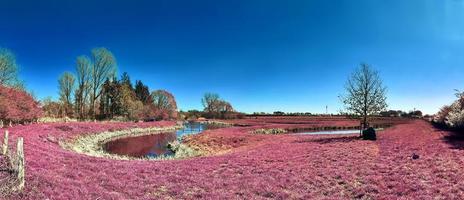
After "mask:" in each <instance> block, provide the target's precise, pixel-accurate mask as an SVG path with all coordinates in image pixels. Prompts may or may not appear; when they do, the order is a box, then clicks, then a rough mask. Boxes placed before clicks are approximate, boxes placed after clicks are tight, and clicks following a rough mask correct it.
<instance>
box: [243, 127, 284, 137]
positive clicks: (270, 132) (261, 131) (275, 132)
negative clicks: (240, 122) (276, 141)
mask: <svg viewBox="0 0 464 200" xmlns="http://www.w3.org/2000/svg"><path fill="white" fill-rule="evenodd" d="M251 133H253V134H265V135H278V134H284V133H287V130H285V129H281V128H269V129H264V128H261V129H256V130H254V131H252V132H251Z"/></svg>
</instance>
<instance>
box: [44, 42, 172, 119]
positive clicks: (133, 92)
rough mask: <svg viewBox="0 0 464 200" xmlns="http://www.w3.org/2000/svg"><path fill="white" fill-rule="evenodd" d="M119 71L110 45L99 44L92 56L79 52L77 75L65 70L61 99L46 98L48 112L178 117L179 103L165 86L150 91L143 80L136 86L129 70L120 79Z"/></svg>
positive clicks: (57, 114)
mask: <svg viewBox="0 0 464 200" xmlns="http://www.w3.org/2000/svg"><path fill="white" fill-rule="evenodd" d="M116 71H117V65H116V59H115V57H114V56H113V54H112V53H111V52H110V51H109V50H108V49H106V48H95V49H93V50H92V51H91V55H90V56H85V55H84V56H79V57H78V58H77V61H76V75H74V74H73V73H71V72H64V73H63V75H61V76H60V78H59V80H58V83H59V94H60V101H59V102H54V101H51V100H50V99H46V100H45V101H43V109H44V112H45V114H46V115H47V116H50V117H69V118H77V119H79V120H86V119H115V118H118V119H120V118H122V119H123V120H141V119H143V120H162V119H174V118H176V117H177V104H176V101H175V99H174V96H173V95H172V94H171V93H169V92H167V91H165V90H156V91H153V92H151V93H150V90H149V88H148V86H146V85H145V84H143V83H142V81H140V80H138V81H136V83H135V87H134V86H133V85H132V82H131V80H130V77H129V75H128V74H127V73H123V74H122V76H121V78H120V79H118V78H117V76H116V74H117V73H116Z"/></svg>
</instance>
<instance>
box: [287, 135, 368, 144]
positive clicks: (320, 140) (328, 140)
mask: <svg viewBox="0 0 464 200" xmlns="http://www.w3.org/2000/svg"><path fill="white" fill-rule="evenodd" d="M357 140H360V138H359V136H342V137H340V136H339V137H324V138H317V139H311V138H308V139H300V140H296V141H295V143H305V142H314V143H319V144H328V143H347V142H354V141H357Z"/></svg>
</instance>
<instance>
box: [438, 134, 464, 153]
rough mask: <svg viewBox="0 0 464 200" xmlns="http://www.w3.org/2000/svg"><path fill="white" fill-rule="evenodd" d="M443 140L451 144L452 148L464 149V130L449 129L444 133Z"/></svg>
mask: <svg viewBox="0 0 464 200" xmlns="http://www.w3.org/2000/svg"><path fill="white" fill-rule="evenodd" d="M443 141H445V142H446V143H447V144H449V145H450V146H451V149H459V150H464V130H452V131H447V132H446V133H445V134H444V135H443Z"/></svg>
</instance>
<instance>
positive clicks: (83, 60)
mask: <svg viewBox="0 0 464 200" xmlns="http://www.w3.org/2000/svg"><path fill="white" fill-rule="evenodd" d="M91 69H92V66H91V62H90V59H89V58H88V57H87V56H79V57H77V61H76V71H77V89H76V92H75V98H76V112H77V115H78V117H79V119H84V118H85V117H86V104H87V102H88V99H89V94H90V78H91V73H92V71H91Z"/></svg>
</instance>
